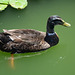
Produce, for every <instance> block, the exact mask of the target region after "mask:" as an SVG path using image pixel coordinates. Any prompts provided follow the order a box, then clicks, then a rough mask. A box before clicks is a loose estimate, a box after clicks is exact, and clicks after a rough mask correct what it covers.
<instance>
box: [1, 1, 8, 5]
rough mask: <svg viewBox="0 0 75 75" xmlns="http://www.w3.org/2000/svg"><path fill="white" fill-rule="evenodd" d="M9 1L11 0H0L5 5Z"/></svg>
mask: <svg viewBox="0 0 75 75" xmlns="http://www.w3.org/2000/svg"><path fill="white" fill-rule="evenodd" d="M8 2H9V0H0V4H3V5H5V4H6V5H7V4H8Z"/></svg>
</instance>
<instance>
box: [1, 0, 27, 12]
mask: <svg viewBox="0 0 75 75" xmlns="http://www.w3.org/2000/svg"><path fill="white" fill-rule="evenodd" d="M27 4H28V2H27V0H0V11H2V10H4V9H5V8H6V7H7V6H8V5H10V6H12V7H13V8H16V9H24V8H25V7H26V6H27Z"/></svg>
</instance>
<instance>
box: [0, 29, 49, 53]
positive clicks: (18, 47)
mask: <svg viewBox="0 0 75 75" xmlns="http://www.w3.org/2000/svg"><path fill="white" fill-rule="evenodd" d="M3 31H4V32H3V33H1V34H0V35H2V36H1V39H0V40H1V42H0V49H1V50H2V51H5V52H11V53H25V52H37V51H41V50H45V49H47V48H50V44H49V43H47V42H46V41H45V37H46V33H45V32H41V31H37V30H33V29H13V30H5V29H4V30H3ZM2 38H4V39H3V41H2ZM5 38H6V39H5ZM5 40H6V42H4V41H5Z"/></svg>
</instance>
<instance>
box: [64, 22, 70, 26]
mask: <svg viewBox="0 0 75 75" xmlns="http://www.w3.org/2000/svg"><path fill="white" fill-rule="evenodd" d="M63 26H66V27H70V26H71V25H70V24H69V23H67V22H64V23H63Z"/></svg>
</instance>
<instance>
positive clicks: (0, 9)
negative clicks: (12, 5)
mask: <svg viewBox="0 0 75 75" xmlns="http://www.w3.org/2000/svg"><path fill="white" fill-rule="evenodd" d="M7 6H8V5H2V4H0V11H2V10H4V9H5V8H6V7H7Z"/></svg>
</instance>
